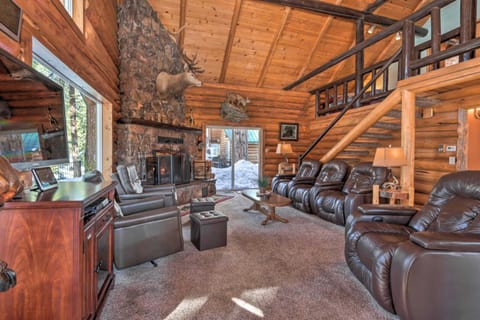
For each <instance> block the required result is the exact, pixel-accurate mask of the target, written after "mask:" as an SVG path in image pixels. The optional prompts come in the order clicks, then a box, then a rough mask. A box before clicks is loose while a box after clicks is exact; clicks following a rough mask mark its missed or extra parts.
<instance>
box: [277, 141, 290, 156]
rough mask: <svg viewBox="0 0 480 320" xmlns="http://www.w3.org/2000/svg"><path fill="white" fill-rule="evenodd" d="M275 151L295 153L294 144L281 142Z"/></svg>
mask: <svg viewBox="0 0 480 320" xmlns="http://www.w3.org/2000/svg"><path fill="white" fill-rule="evenodd" d="M275 153H278V154H287V153H293V150H292V145H291V144H290V143H279V144H277V151H276V152H275Z"/></svg>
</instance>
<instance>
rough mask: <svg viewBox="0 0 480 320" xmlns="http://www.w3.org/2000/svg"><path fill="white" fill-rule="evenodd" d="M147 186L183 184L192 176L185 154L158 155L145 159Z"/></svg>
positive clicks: (188, 157)
mask: <svg viewBox="0 0 480 320" xmlns="http://www.w3.org/2000/svg"><path fill="white" fill-rule="evenodd" d="M146 165H147V166H146V169H147V184H184V183H189V182H190V178H191V176H192V166H191V163H190V156H189V155H187V154H169V155H158V156H155V157H147V158H146Z"/></svg>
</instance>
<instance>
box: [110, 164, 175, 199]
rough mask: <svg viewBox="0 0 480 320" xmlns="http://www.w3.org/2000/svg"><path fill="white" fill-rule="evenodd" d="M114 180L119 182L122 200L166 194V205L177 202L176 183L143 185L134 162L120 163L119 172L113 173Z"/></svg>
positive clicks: (118, 188)
mask: <svg viewBox="0 0 480 320" xmlns="http://www.w3.org/2000/svg"><path fill="white" fill-rule="evenodd" d="M112 180H113V181H116V182H117V185H116V187H115V188H116V191H117V195H118V197H119V199H120V200H122V201H128V200H136V199H142V198H146V197H152V196H165V197H166V201H167V202H166V206H173V205H175V204H176V194H175V192H174V191H175V185H173V184H165V185H155V186H151V185H143V184H142V183H141V180H140V178H139V177H138V174H137V170H136V168H135V165H133V164H128V165H118V166H117V172H116V173H113V174H112Z"/></svg>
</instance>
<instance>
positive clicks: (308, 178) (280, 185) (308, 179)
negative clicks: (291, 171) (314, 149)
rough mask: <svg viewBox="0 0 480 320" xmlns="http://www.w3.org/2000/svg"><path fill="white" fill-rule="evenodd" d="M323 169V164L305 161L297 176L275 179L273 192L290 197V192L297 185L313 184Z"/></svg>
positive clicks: (277, 177) (279, 176)
mask: <svg viewBox="0 0 480 320" xmlns="http://www.w3.org/2000/svg"><path fill="white" fill-rule="evenodd" d="M321 167H322V164H321V163H320V162H319V161H317V160H304V161H303V162H302V164H301V165H300V167H299V168H298V172H297V173H296V174H295V175H281V174H278V175H276V176H275V177H273V179H272V191H273V192H275V193H277V194H279V195H281V196H284V197H288V191H289V190H290V188H291V187H293V186H294V185H295V184H300V183H313V182H314V181H315V179H316V178H317V175H318V173H319V172H320V168H321Z"/></svg>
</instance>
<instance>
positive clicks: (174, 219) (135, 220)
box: [83, 171, 183, 269]
mask: <svg viewBox="0 0 480 320" xmlns="http://www.w3.org/2000/svg"><path fill="white" fill-rule="evenodd" d="M83 180H84V181H86V182H91V183H99V182H101V181H103V176H102V174H101V173H100V172H99V171H94V172H88V173H86V174H85V176H84V177H83ZM164 192H166V191H164ZM174 193H175V189H173V190H172V191H171V194H166V193H164V194H162V195H155V196H149V197H146V196H143V197H140V198H138V199H128V200H126V201H119V202H115V211H117V213H116V216H115V220H114V222H113V229H114V237H113V238H114V262H115V266H116V267H117V268H118V269H122V268H126V267H130V266H133V265H136V264H140V263H143V262H147V261H151V262H152V263H153V264H154V265H155V262H154V261H153V260H155V259H157V258H160V257H163V256H166V255H170V254H172V253H175V252H178V251H182V250H183V234H182V223H181V218H180V210H179V209H178V208H177V207H176V206H175V204H176V203H175V196H174Z"/></svg>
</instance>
